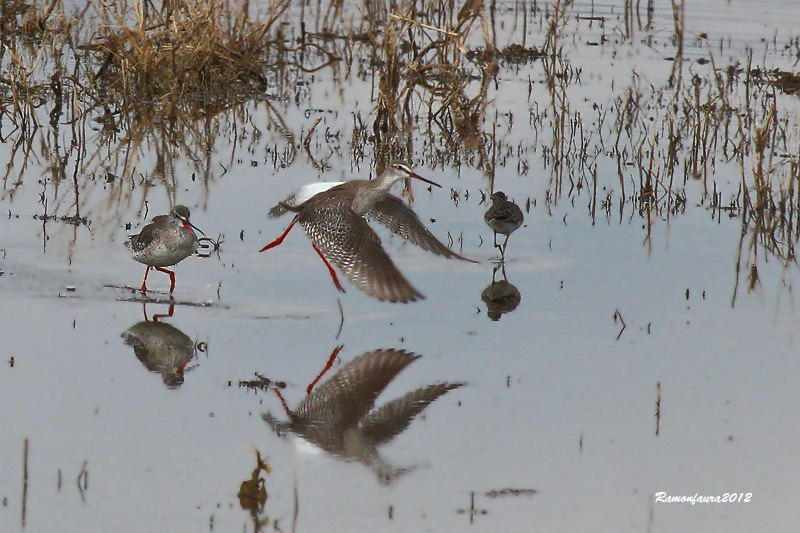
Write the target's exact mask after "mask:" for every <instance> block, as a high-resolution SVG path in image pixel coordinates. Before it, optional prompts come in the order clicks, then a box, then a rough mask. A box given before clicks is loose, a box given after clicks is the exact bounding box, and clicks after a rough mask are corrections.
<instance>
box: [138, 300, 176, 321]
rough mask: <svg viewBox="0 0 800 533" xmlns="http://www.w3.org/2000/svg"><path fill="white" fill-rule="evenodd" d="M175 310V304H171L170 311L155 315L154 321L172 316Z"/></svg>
mask: <svg viewBox="0 0 800 533" xmlns="http://www.w3.org/2000/svg"><path fill="white" fill-rule="evenodd" d="M174 312H175V304H169V311H168V312H167V314H166V315H153V322H158V319H159V318H170V317H171V316H172V314H173V313H174ZM145 319H147V315H145Z"/></svg>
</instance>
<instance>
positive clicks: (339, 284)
mask: <svg viewBox="0 0 800 533" xmlns="http://www.w3.org/2000/svg"><path fill="white" fill-rule="evenodd" d="M311 246H314V245H313V244H312V245H311ZM314 250H316V251H317V253H318V254H319V256H320V257H321V258H322V262H323V263H325V266H326V267H328V272H330V273H331V277H332V278H333V284H334V285H336V288H337V289H339V290H340V291H342V292H345V291H344V287H342V285H341V283H339V278H338V277H336V272H334V271H333V267H332V266H331V264H330V263H328V260H327V259H325V256H324V255H322V252H320V251H319V248H317V247H316V246H314Z"/></svg>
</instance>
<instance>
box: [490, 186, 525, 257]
mask: <svg viewBox="0 0 800 533" xmlns="http://www.w3.org/2000/svg"><path fill="white" fill-rule="evenodd" d="M524 219H525V217H524V216H523V215H522V209H520V208H519V206H518V205H517V204H515V203H514V202H512V201H511V200H509V199H508V197H507V196H506V194H505V193H504V192H500V191H497V192H496V193H494V194H493V195H492V206H491V207H490V208H489V209H488V210H487V211H486V214H485V215H483V220H485V221H486V223H487V224H488V225H489V227H490V228H492V229H493V230H494V246H495V248H500V254H501V255H504V254H505V253H506V245H507V244H508V237H509V236H510V235H511V234H512V233H514V232H515V231H516V230H517V228H519V227H520V226H521V225H522V221H523V220H524ZM498 233H501V234H503V235H505V236H506V240H505V241H504V242H503V246H502V247H501V246H499V245H498V244H497V234H498Z"/></svg>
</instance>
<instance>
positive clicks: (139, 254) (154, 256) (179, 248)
mask: <svg viewBox="0 0 800 533" xmlns="http://www.w3.org/2000/svg"><path fill="white" fill-rule="evenodd" d="M194 230H197V231H199V232H200V233H201V234H203V235H205V234H204V233H203V232H202V230H200V228H198V227H197V226H195V225H193V224H192V223H191V222H189V208H188V207H186V206H185V205H176V206H175V207H173V208H172V210H171V211H170V212H169V215H159V216H157V217H154V218H153V221H152V222H151V223H150V224H148V225H146V226H145V227H144V228H142V231H141V233H139V234H138V235H131V236H130V237H129V238H128V240H127V241H126V242H125V246H127V247H128V248H129V249H130V250H131V252H133V259H134V260H136V261H138V262H140V263H142V264H145V265H147V270H145V271H144V280H142V294H146V293H147V275H148V274H149V273H150V269H151V268H155V269H156V270H158V271H159V272H164V273H165V274H168V275H169V292H170V294H172V292H173V291H174V290H175V273H174V272H173V271H171V270H167V269H166V268H164V267H168V266H173V265H176V264H178V263H180V262H181V261H183V260H184V259H186V258H187V257H189V256H190V255H192V254H193V253H194V252H195V251H196V250H197V246H198V243H199V241H198V238H197V235H196V234H195V232H194Z"/></svg>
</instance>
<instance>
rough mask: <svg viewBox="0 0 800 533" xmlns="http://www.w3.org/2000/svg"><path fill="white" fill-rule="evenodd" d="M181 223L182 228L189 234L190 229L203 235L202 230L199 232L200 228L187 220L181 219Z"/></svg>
mask: <svg viewBox="0 0 800 533" xmlns="http://www.w3.org/2000/svg"><path fill="white" fill-rule="evenodd" d="M181 221H182V222H183V227H184V228H186V229H187V230H188V231H189V232H191V231H192V230H191V229H189V228H192V229H195V230H197V231H199V232H200V235H205V232H204V231H203V230H201V229H200V228H198V227H197V226H195V225H194V224H192V223H191V222H189V221H188V220H185V219H181ZM195 238H196V236H195Z"/></svg>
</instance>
